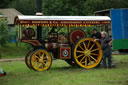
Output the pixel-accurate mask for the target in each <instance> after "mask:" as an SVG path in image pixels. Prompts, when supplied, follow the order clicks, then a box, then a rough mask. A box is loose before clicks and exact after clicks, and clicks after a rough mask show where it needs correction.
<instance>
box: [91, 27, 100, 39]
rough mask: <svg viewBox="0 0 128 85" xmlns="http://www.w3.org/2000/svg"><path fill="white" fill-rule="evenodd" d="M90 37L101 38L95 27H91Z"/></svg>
mask: <svg viewBox="0 0 128 85" xmlns="http://www.w3.org/2000/svg"><path fill="white" fill-rule="evenodd" d="M91 38H94V39H100V38H101V33H100V32H98V31H97V29H93V34H92V35H91Z"/></svg>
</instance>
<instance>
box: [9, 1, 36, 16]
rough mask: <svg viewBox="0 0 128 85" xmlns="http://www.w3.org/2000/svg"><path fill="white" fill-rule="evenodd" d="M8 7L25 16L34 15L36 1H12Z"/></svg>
mask: <svg viewBox="0 0 128 85" xmlns="http://www.w3.org/2000/svg"><path fill="white" fill-rule="evenodd" d="M9 7H11V8H15V9H17V10H18V11H20V12H21V13H23V14H25V15H32V14H35V13H36V0H14V1H12V2H11V3H10V5H9Z"/></svg>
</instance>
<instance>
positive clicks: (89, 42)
mask: <svg viewBox="0 0 128 85" xmlns="http://www.w3.org/2000/svg"><path fill="white" fill-rule="evenodd" d="M89 45H90V40H89V42H88V47H87V49H88V48H89Z"/></svg>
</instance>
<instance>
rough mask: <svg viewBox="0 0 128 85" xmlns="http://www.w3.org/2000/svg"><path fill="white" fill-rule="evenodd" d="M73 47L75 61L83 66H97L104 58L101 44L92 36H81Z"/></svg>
mask: <svg viewBox="0 0 128 85" xmlns="http://www.w3.org/2000/svg"><path fill="white" fill-rule="evenodd" d="M73 48H74V49H73V52H74V53H73V58H74V61H75V62H76V64H77V65H79V66H80V67H82V68H93V67H96V66H97V65H98V64H99V63H100V61H101V59H102V49H101V46H100V44H99V42H94V39H92V38H81V39H80V40H78V41H77V42H76V43H75V44H74V46H73Z"/></svg>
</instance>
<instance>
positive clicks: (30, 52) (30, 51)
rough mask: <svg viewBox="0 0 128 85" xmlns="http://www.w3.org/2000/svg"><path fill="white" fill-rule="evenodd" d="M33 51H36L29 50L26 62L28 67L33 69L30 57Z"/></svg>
mask: <svg viewBox="0 0 128 85" xmlns="http://www.w3.org/2000/svg"><path fill="white" fill-rule="evenodd" d="M33 51H34V49H31V50H29V51H28V53H27V54H26V56H25V63H26V65H27V67H28V68H30V69H31V65H30V62H29V58H30V56H31V54H32V52H33Z"/></svg>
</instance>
